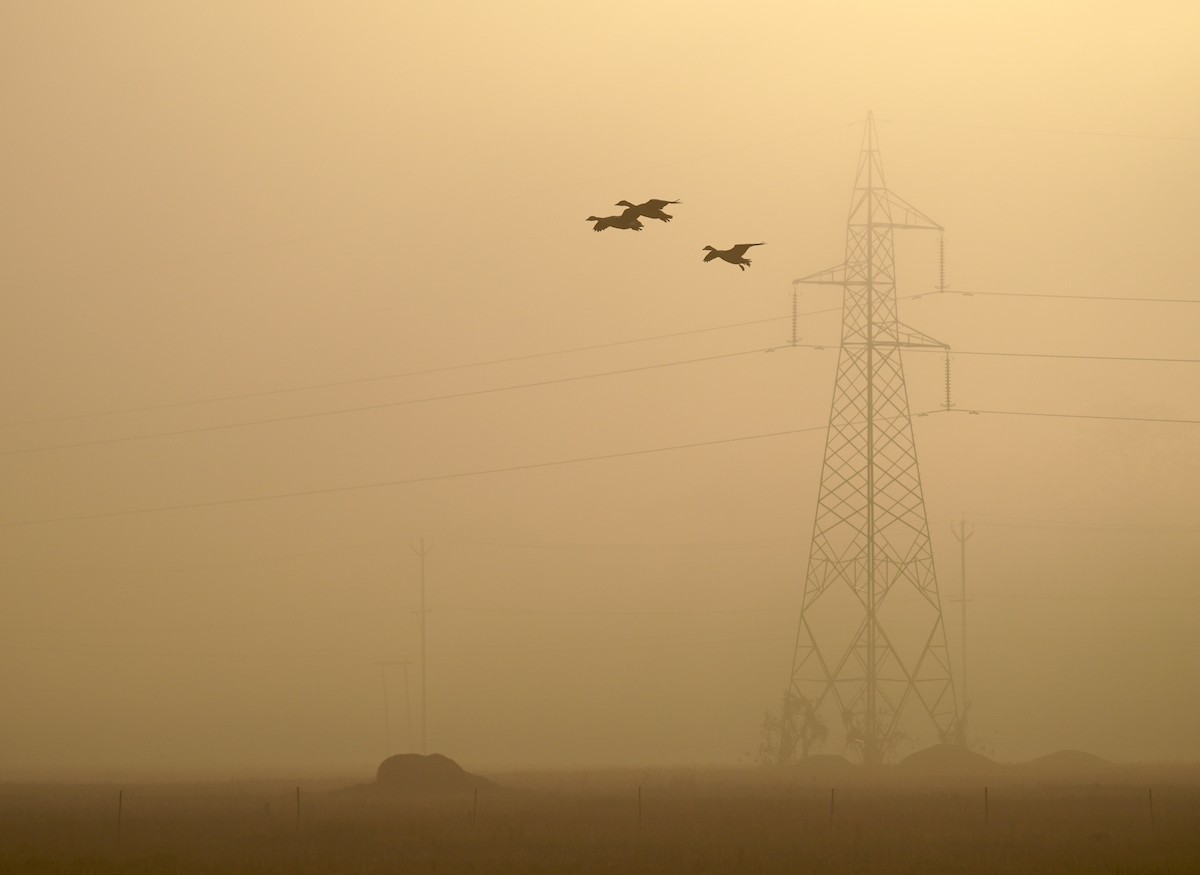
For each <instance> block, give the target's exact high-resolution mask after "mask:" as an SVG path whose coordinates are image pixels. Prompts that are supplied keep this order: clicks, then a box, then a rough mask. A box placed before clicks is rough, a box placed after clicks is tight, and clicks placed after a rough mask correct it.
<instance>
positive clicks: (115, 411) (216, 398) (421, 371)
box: [0, 292, 940, 428]
mask: <svg viewBox="0 0 1200 875" xmlns="http://www.w3.org/2000/svg"><path fill="white" fill-rule="evenodd" d="M931 294H940V293H939V292H933V293H928V292H917V293H914V294H910V295H900V296H898V300H908V299H913V300H915V299H917V298H922V297H930V296H931ZM841 310H842V308H841V307H840V306H838V307H821V308H819V309H816V310H805V311H803V312H800V313H796V314H794V316H821V315H824V314H826V313H840V312H841ZM790 318H793V317H792V316H770V317H767V318H764V319H750V320H747V321H743V322H728V323H725V324H722V325H711V326H708V327H705V328H691V329H688V330H685V331H673V332H669V333H666V334H652V335H648V336H645V337H633V338H628V339H625V340H611V341H606V342H603V343H594V344H587V345H584V346H573V347H567V348H564V349H557V350H549V351H545V352H533V353H524V354H521V355H515V356H507V357H502V358H494V359H484V360H480V361H474V362H461V363H459V364H453V365H439V366H436V367H430V368H418V369H416V370H412V371H399V372H396V373H393V374H377V375H373V376H369V377H353V378H350V379H346V380H330V381H326V382H321V383H306V384H304V385H302V386H290V387H285V388H281V389H264V390H260V391H256V392H240V393H235V394H230V395H211V396H208V397H205V398H192V399H188V400H186V401H166V402H163V403H160V404H143V405H138V406H134V407H118V408H111V409H109V410H97V411H93V412H91V413H70V414H64V415H62V416H50V417H41V418H37V419H22V420H14V421H11V422H0V428H15V427H17V426H22V425H40V424H44V423H50V422H67V421H71V420H78V419H94V418H96V417H100V416H117V415H120V414H125V413H144V412H149V411H154V410H168V409H171V408H177V407H190V406H194V405H198V404H216V403H220V402H223V401H240V400H244V399H248V398H264V397H268V396H271V395H284V394H288V393H292V392H306V391H310V390H313V389H331V388H337V387H341V386H353V385H359V384H364V383H373V382H381V381H383V380H396V379H402V378H405V377H416V376H424V375H427V374H438V373H447V372H450V371H458V370H466V369H469V368H481V367H487V366H491V365H501V364H511V363H514V362H521V361H529V360H532V359H539V358H551V357H553V356H559V355H569V354H571V353H576V352H590V351H593V350H598V349H608V348H611V347H617V346H628V345H631V344H635V343H650V342H653V341H656V340H670V339H674V338H677V337H687V336H690V335H696V334H705V333H711V332H714V331H726V330H728V329H731V328H745V327H748V326H752V325H766V324H769V323H771V322H783V321H785V320H787V319H790ZM784 345H787V346H798V347H804V348H809V349H830V348H836V347H837V346H838V343H837V342H833V343H827V344H815V343H813V344H810V343H796V344H790V343H789V344H781V345H780V346H784ZM775 348H778V347H772V349H775Z"/></svg>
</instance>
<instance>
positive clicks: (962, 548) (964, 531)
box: [950, 513, 975, 743]
mask: <svg viewBox="0 0 1200 875" xmlns="http://www.w3.org/2000/svg"><path fill="white" fill-rule="evenodd" d="M950 530H951V531H952V532H953V533H954V539H955V540H956V541H958V550H959V560H960V566H959V581H960V583H961V584H962V597H961V598H960V599H959V601H960V602H962V702H963V704H962V715H963V716H962V720H963V727H962V729H963V740H964V743H965V741H966V719H967V717H966V715H967V708H968V707H969V705H970V702H971V700H970V699H968V698H967V541H969V540H971V536H972V535H973V534H975V530H974V529H968V528H967V515H966V514H965V513H964V514H961V515H960V516H959V521H958V526H957V528H956V527H955V525H954V523H951V524H950Z"/></svg>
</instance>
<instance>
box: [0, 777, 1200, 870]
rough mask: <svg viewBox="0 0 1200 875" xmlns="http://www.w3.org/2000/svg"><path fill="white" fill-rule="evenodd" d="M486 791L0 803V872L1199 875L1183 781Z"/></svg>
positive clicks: (637, 781)
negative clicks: (119, 805) (415, 795)
mask: <svg viewBox="0 0 1200 875" xmlns="http://www.w3.org/2000/svg"><path fill="white" fill-rule="evenodd" d="M488 777H490V778H492V779H493V780H495V781H496V782H497V783H498V784H500V785H502V787H501V788H496V787H485V788H482V789H480V790H479V791H478V794H477V795H476V792H475V791H474V790H472V791H471V792H463V791H461V790H459V791H455V792H454V793H448V794H444V795H441V796H436V797H429V796H425V797H420V798H405V797H403V796H401V797H396V796H380V795H378V794H373V793H371V792H369V791H348V790H345V789H341V788H344V787H346V786H348V785H350V784H353V783H355V782H354V780H353V779H350V780H347V781H345V782H329V781H323V782H308V783H307V784H306V783H305V782H300V786H301V792H300V798H299V811H298V812H297V799H296V790H295V783H289V784H284V783H282V782H273V783H268V782H245V783H203V784H153V785H130V786H126V787H124V788H118V787H117V786H115V785H113V786H102V785H66V784H55V785H51V784H3V785H0V872H3V873H10V872H12V873H17V872H19V873H39V872H47V873H50V872H54V873H77V872H78V873H83V872H87V873H108V872H112V873H118V872H120V873H126V872H128V873H135V872H136V873H175V872H178V873H193V872H222V873H239V872H245V873H252V872H262V873H284V872H286V873H310V872H311V873H377V872H378V873H391V872H396V873H400V872H404V873H426V872H429V873H509V872H512V873H518V872H519V873H539V872H556V873H558V872H563V873H567V872H569V873H583V872H611V873H643V872H644V873H651V872H654V873H657V872H662V873H686V872H711V873H720V872H731V873H732V872H737V873H747V872H780V873H783V872H787V873H793V875H794V873H805V872H813V873H880V875H886V873H913V875H916V873H920V875H931V873H943V872H944V873H1001V872H1003V873H1041V872H1045V873H1088V875H1095V873H1109V872H1111V873H1117V872H1120V873H1123V875H1129V873H1197V872H1200V769H1197V768H1195V767H1159V768H1149V767H1146V768H1137V769H1134V768H1128V769H1120V770H1117V771H1113V772H1112V773H1105V774H1103V775H1099V776H1097V775H1091V776H1080V775H1074V776H1064V775H1035V774H1030V773H1016V772H1014V773H1013V774H1003V775H996V774H992V775H988V776H986V777H979V776H963V775H958V776H938V775H914V774H912V773H905V772H903V771H902V770H901V769H899V768H892V769H888V770H885V771H883V772H880V773H875V774H870V773H863V772H861V770H858V769H845V768H838V769H828V770H826V771H824V772H817V773H812V772H810V773H800V772H796V773H790V774H786V775H780V774H778V773H775V774H766V773H763V772H755V771H719V770H697V771H607V772H545V773H510V774H489V775H488ZM985 787H986V788H987V791H986V807H985ZM119 790H123V793H122V816H121V823H120V828H119V831H118V818H117V802H118V791H119ZM639 792H640V797H641V802H640V806H639ZM639 809H640V810H639Z"/></svg>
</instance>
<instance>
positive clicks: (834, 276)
mask: <svg viewBox="0 0 1200 875" xmlns="http://www.w3.org/2000/svg"><path fill="white" fill-rule="evenodd" d="M800 283H810V284H813V285H823V286H844V285H845V284H846V265H845V264H838V265H835V266H833V267H827V268H825V270H819V271H817V272H816V273H810V274H809V275H808V276H802V277H800V278H799V279H794V280H792V285H799V284H800Z"/></svg>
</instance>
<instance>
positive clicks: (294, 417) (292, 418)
mask: <svg viewBox="0 0 1200 875" xmlns="http://www.w3.org/2000/svg"><path fill="white" fill-rule="evenodd" d="M774 350H775V348H774V347H759V348H756V349H749V350H742V351H739V352H729V353H720V354H717V355H710V356H700V357H698V358H691V359H678V360H675V361H669V362H658V363H656V364H652V365H638V366H636V367H631V368H619V369H617V370H613V371H600V372H597V373H592V374H577V375H575V376H572V377H555V378H553V379H549V380H535V381H533V382H529V383H516V384H512V385H508V386H495V387H492V388H489V389H471V390H468V391H465V392H450V393H446V394H442V395H427V396H425V397H423V398H408V399H405V400H403V401H384V402H380V403H378V404H362V405H356V406H354V407H339V408H337V409H335V410H319V411H316V412H313V413H293V414H288V415H287V416H272V417H267V418H265V419H248V420H243V421H242V422H227V423H221V424H219V425H201V426H194V427H192V428H180V429H172V430H170V431H157V432H148V433H145V434H136V435H125V436H123V437H115V438H98V439H96V440H90V441H76V442H73V443H69V444H53V445H51V446H43V447H26V448H24V449H19V450H4V451H0V456H16V455H28V454H31V453H45V452H50V451H51V450H68V449H76V448H79V447H94V446H103V445H106V444H119V443H126V442H128V441H139V440H150V439H152V438H162V437H177V436H180V435H186V434H198V433H201V432H212V431H225V430H228V429H233V428H244V427H246V426H252V425H270V424H274V423H280V422H296V421H299V420H304V419H318V418H320V417H324V416H339V415H341V414H345V413H361V412H365V411H370V410H386V409H388V408H392V407H404V406H407V405H410V404H425V403H428V402H432V401H447V400H452V399H456V398H470V397H474V396H478V395H493V394H496V393H499V392H511V391H514V390H517V389H533V388H538V387H542V386H554V385H558V384H561V383H573V382H577V381H579V380H594V379H598V378H600V377H612V376H617V375H621V374H633V373H639V372H642V371H652V370H657V369H659V368H668V367H675V366H677V365H691V364H699V363H702V362H712V361H720V360H722V359H730V358H737V357H740V356H747V355H755V354H758V353H767V352H774Z"/></svg>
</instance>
